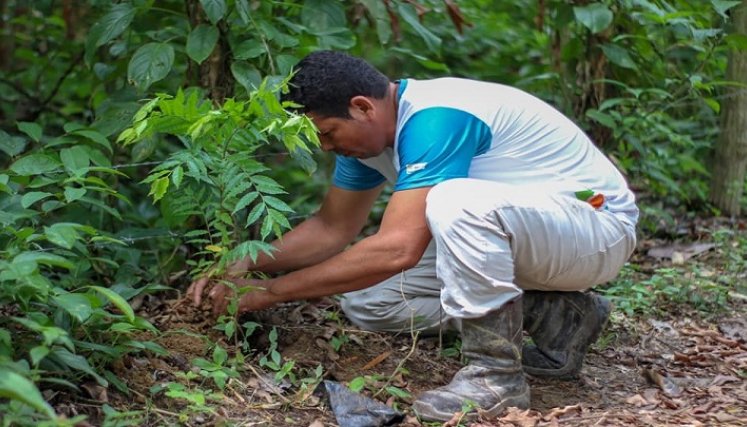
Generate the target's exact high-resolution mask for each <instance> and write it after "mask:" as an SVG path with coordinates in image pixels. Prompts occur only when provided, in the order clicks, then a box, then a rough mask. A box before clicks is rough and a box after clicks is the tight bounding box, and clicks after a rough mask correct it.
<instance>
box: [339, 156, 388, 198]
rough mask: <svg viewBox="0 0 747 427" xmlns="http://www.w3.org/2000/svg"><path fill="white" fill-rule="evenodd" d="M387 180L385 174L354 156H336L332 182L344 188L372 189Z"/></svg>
mask: <svg viewBox="0 0 747 427" xmlns="http://www.w3.org/2000/svg"><path fill="white" fill-rule="evenodd" d="M384 181H386V178H384V175H382V174H380V173H379V171H377V170H376V169H373V168H370V167H368V166H366V165H364V164H363V163H361V162H359V161H358V159H355V158H353V157H345V156H339V155H338V156H335V172H334V175H333V176H332V183H333V184H334V185H335V186H336V187H340V188H342V189H343V190H352V191H361V190H370V189H372V188H374V187H376V186H378V185H379V184H381V183H382V182H384Z"/></svg>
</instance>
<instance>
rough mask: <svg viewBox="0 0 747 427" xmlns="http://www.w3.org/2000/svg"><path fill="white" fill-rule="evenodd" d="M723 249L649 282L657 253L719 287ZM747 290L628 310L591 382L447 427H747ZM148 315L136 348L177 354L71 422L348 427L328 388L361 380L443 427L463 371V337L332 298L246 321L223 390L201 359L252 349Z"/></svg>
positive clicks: (538, 384) (163, 306)
mask: <svg viewBox="0 0 747 427" xmlns="http://www.w3.org/2000/svg"><path fill="white" fill-rule="evenodd" d="M717 225H718V224H717ZM691 228H692V230H690V231H688V232H687V234H689V236H690V238H691V240H693V241H696V243H697V241H698V240H699V239H701V238H703V239H705V238H707V237H709V236H706V235H705V234H703V233H700V232H699V231H698V230H701V229H706V228H707V229H709V230H712V229H715V228H716V227H715V226H714V225H713V224H707V225H706V226H699V225H698V224H695V225H694V226H693V227H691ZM744 228H745V227H743V226H742V227H740V229H744ZM693 230H694V231H693ZM699 233H700V234H699ZM701 234H703V235H702V236H701ZM712 247H713V245H690V246H687V247H677V248H674V249H672V248H671V247H664V246H662V245H661V242H655V241H652V240H648V241H643V242H641V243H640V244H639V250H638V251H637V255H636V258H634V260H633V263H634V264H635V265H637V266H638V271H639V272H640V273H641V274H642V275H644V276H645V275H647V274H649V276H650V273H652V272H654V271H655V269H656V268H658V267H661V266H662V265H663V266H667V264H666V263H664V264H662V263H663V261H662V260H661V259H660V258H658V259H654V258H652V257H650V256H646V255H645V253H646V251H648V252H649V253H654V252H655V251H658V252H655V253H656V256H658V257H669V258H670V259H671V262H670V264H669V266H671V263H673V262H674V261H675V259H676V258H677V257H679V259H678V261H677V262H680V263H681V262H688V261H687V259H689V258H690V257H696V256H701V259H700V260H699V262H700V263H702V264H703V268H702V269H701V270H702V271H701V273H702V272H704V271H705V270H704V269H706V268H707V269H712V270H713V271H714V272H713V275H714V276H717V275H718V273H717V272H718V270H719V268H721V267H720V265H722V264H723V263H722V262H721V260H723V259H724V258H725V257H728V256H732V257H733V256H734V254H729V253H728V252H729V247H727V248H726V250H725V252H726V253H724V251H722V253H718V254H715V253H713V252H714V251H710V255H709V252H704V251H707V250H709V248H712ZM734 247H736V246H734ZM688 251H690V252H688ZM701 253H702V254H703V255H698V254H701ZM662 254H663V255H662ZM667 262H669V261H667ZM698 265H700V264H698ZM698 268H700V267H698ZM746 276H747V274H745V272H744V271H741V272H738V275H737V277H739V278H741V279H739V280H743V279H744V278H745V277H746ZM745 289H747V288H746V287H745V286H744V283H737V284H736V290H735V291H734V292H732V293H731V294H730V297H729V298H728V301H726V302H720V303H718V304H716V305H715V306H712V307H711V308H710V309H709V311H708V312H703V311H695V310H694V309H693V308H690V306H689V305H684V304H679V305H677V304H672V305H666V306H658V305H657V306H656V307H655V308H656V312H651V313H643V314H642V315H637V316H627V315H625V314H624V313H623V312H622V310H621V309H619V308H616V309H615V310H613V312H612V316H611V320H610V322H609V324H608V326H607V329H606V330H605V332H604V334H603V336H602V337H601V338H600V340H599V341H598V342H597V343H596V344H595V345H594V346H593V347H592V348H591V350H590V352H589V354H588V355H587V358H586V361H585V364H584V367H583V369H582V371H581V375H580V376H579V378H578V379H576V380H573V381H560V380H549V379H541V378H534V377H531V376H530V377H528V380H529V383H530V385H531V389H532V400H531V408H530V409H528V410H519V409H516V408H511V409H509V410H508V411H507V412H506V413H505V414H504V415H503V416H502V417H501V418H498V419H479V420H478V421H475V422H472V423H467V422H465V421H464V420H463V419H461V418H459V416H458V415H457V416H455V418H454V419H453V420H452V421H451V422H449V423H447V424H445V425H447V426H457V425H462V426H468V425H471V426H473V427H498V426H520V427H532V426H747V297H745V295H744V294H745ZM138 306H139V309H138V314H139V315H140V316H142V317H144V318H146V319H148V320H149V321H150V322H151V323H153V324H154V325H155V326H156V328H158V330H159V331H161V333H160V334H158V335H157V336H156V335H153V334H143V335H140V336H137V337H134V339H136V340H141V341H151V342H153V343H156V344H159V345H160V346H162V347H163V348H164V349H166V350H167V353H166V354H162V355H158V354H154V353H152V352H147V353H139V354H132V355H129V356H127V357H124V358H122V359H121V360H119V361H117V363H115V364H114V366H113V367H112V371H113V372H114V373H115V375H116V376H117V378H118V379H119V380H120V381H121V382H122V383H124V384H126V386H127V387H128V389H129V394H125V393H122V392H120V391H118V390H117V389H116V388H115V387H113V386H110V387H109V388H108V389H104V388H102V387H100V386H98V385H96V384H95V383H87V384H83V385H82V386H81V387H82V389H83V390H85V392H86V394H87V397H82V396H80V395H69V394H64V393H61V392H58V393H56V394H46V397H47V398H48V400H49V401H50V402H51V403H52V404H53V405H54V407H55V409H56V410H57V411H58V413H63V414H66V415H68V416H74V415H78V414H85V415H87V416H88V419H87V421H86V422H84V423H81V424H79V425H80V426H85V425H103V424H104V420H105V418H106V417H105V413H104V408H103V405H104V404H106V405H108V406H110V407H111V408H114V409H116V410H117V411H119V412H120V415H119V417H118V419H117V420H115V419H114V417H112V416H111V415H109V417H108V423H107V425H109V426H127V425H143V426H156V425H159V426H160V425H186V426H224V425H225V426H228V425H231V426H234V425H235V426H300V427H324V426H337V425H338V424H337V421H336V418H335V415H334V413H333V412H332V410H331V409H330V404H329V401H328V399H327V398H326V397H325V396H324V393H323V392H322V389H323V387H321V386H320V387H314V386H315V385H316V384H318V383H319V382H320V380H322V379H325V380H331V381H337V382H340V383H343V384H346V385H351V383H355V384H357V385H361V384H362V383H361V378H360V377H364V378H365V381H364V382H363V384H365V387H364V388H363V390H362V393H363V394H364V395H366V396H368V397H371V398H372V399H374V400H376V401H379V402H382V403H385V404H387V405H389V406H390V407H394V408H395V409H397V410H399V411H401V412H402V413H403V415H404V419H403V421H402V422H401V423H400V424H399V425H401V426H403V427H418V426H437V425H441V424H439V423H420V422H419V421H418V420H417V418H416V417H414V416H413V414H412V411H411V410H410V404H411V403H412V402H413V400H414V399H415V398H416V397H417V396H418V394H419V393H421V392H422V391H424V390H428V389H432V388H435V387H438V386H441V385H444V384H446V383H448V381H449V380H450V378H451V377H452V376H453V374H454V373H455V372H456V371H457V370H458V369H459V368H460V367H461V366H462V363H461V361H460V360H459V358H458V357H459V356H458V354H459V352H458V350H457V349H456V348H455V345H457V344H458V341H457V340H455V338H454V337H453V336H448V335H447V336H441V337H439V336H436V337H420V336H413V335H412V334H410V333H401V334H390V333H375V332H369V331H362V330H360V329H358V328H356V327H354V326H352V325H350V324H349V323H348V322H347V321H346V320H345V318H344V316H343V315H342V313H341V311H340V309H339V304H338V302H337V300H335V299H333V298H324V299H321V300H318V301H312V302H298V303H289V304H286V305H283V306H281V307H279V308H277V309H274V310H268V311H266V312H260V313H253V314H252V315H251V316H250V317H247V318H243V319H240V320H241V323H244V322H247V321H252V322H256V323H257V324H259V325H260V327H259V328H257V329H256V331H255V332H254V333H253V334H251V336H250V337H249V338H248V339H247V344H248V346H249V351H246V349H245V351H244V352H243V354H246V355H247V357H246V359H245V361H244V363H242V364H240V366H237V369H236V370H237V372H238V374H239V376H238V377H236V378H231V379H229V380H228V382H227V385H226V386H225V388H224V389H223V390H222V391H221V390H220V389H219V387H217V386H216V384H215V383H214V382H213V380H212V379H210V378H207V377H206V376H205V375H203V374H204V372H203V373H201V372H200V369H199V368H197V367H195V360H196V359H198V358H203V359H207V360H212V357H213V346H214V344H215V343H217V344H218V345H220V346H221V347H222V348H224V349H226V350H227V351H228V354H229V359H231V357H232V356H235V355H236V354H237V350H238V349H239V346H238V345H237V344H240V343H237V342H233V341H231V342H227V341H226V339H225V335H224V334H223V332H222V331H219V330H217V329H215V328H214V326H215V320H214V319H213V318H212V317H211V316H210V315H209V313H208V312H207V311H205V310H200V309H196V308H194V307H192V306H191V304H190V301H187V300H184V299H179V298H173V299H168V298H166V297H165V295H160V296H151V297H148V298H146V299H145V300H144V301H142V303H140V302H138ZM714 308H718V309H717V310H715V309H714ZM273 330H275V332H274V333H273V332H272V331H273ZM275 334H276V336H277V338H276V339H275V340H274V341H275V342H274V343H273V339H272V337H273V336H275ZM274 345H276V346H277V351H278V352H279V353H280V354H281V355H282V360H281V364H282V363H285V362H288V361H292V362H293V363H294V366H293V370H292V372H293V374H294V375H295V378H289V377H287V376H286V377H284V378H280V379H279V378H278V375H276V372H275V371H276V370H273V369H271V368H270V367H269V366H268V364H267V363H262V358H263V357H264V358H266V359H267V360H272V357H271V356H270V353H271V350H272V349H273V346H274ZM280 376H282V375H280ZM169 383H171V384H181V385H182V386H183V387H184V390H186V391H187V392H193V393H194V392H199V391H202V394H203V395H204V396H207V400H206V402H205V404H204V405H196V404H194V403H190V402H188V401H187V400H186V399H185V398H183V397H178V396H171V397H169V396H167V395H166V393H167V390H166V389H164V388H165V387H166V386H167V385H168V384H169ZM302 384H307V385H306V386H303V385H302ZM393 387H394V388H393ZM128 411H129V412H128ZM109 412H111V410H109Z"/></svg>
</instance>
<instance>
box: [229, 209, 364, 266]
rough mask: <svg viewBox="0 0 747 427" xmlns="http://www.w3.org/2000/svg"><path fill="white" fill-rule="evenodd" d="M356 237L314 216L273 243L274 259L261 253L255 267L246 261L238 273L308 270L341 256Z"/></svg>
mask: <svg viewBox="0 0 747 427" xmlns="http://www.w3.org/2000/svg"><path fill="white" fill-rule="evenodd" d="M354 237H355V236H350V235H349V233H343V232H341V231H339V230H335V229H334V228H331V227H328V226H326V225H325V224H324V222H323V221H322V220H321V219H320V218H318V217H316V216H313V217H311V218H309V219H307V220H306V221H304V222H302V223H301V224H299V225H298V226H296V227H295V228H293V229H292V230H291V231H289V232H288V233H286V234H285V235H284V236H283V237H282V238H281V239H278V240H275V241H274V242H272V245H273V246H274V247H275V248H276V250H275V251H273V252H272V255H267V254H265V253H261V254H260V255H259V256H258V257H257V261H256V262H254V263H253V262H252V261H251V259H250V258H249V257H246V258H245V259H243V260H242V261H241V262H240V264H241V265H240V267H241V268H239V269H240V270H245V271H250V270H254V271H261V272H265V273H275V272H279V271H290V270H297V269H299V268H304V267H308V266H310V265H313V264H317V263H320V262H322V261H324V260H326V259H328V258H330V257H332V256H334V255H335V254H338V253H339V252H340V251H342V250H343V249H344V248H345V246H347V244H348V243H350V241H352V240H353V238H354Z"/></svg>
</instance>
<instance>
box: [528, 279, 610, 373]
mask: <svg viewBox="0 0 747 427" xmlns="http://www.w3.org/2000/svg"><path fill="white" fill-rule="evenodd" d="M610 310H611V307H610V303H609V301H608V300H607V299H606V298H604V297H602V296H599V295H596V294H593V293H582V292H543V291H525V292H524V328H525V329H526V331H527V332H528V333H529V336H530V337H532V340H533V341H534V345H525V346H524V347H523V348H522V362H523V364H524V371H525V372H526V373H528V374H530V375H534V376H537V377H549V378H559V379H573V378H577V377H578V374H579V372H580V371H581V365H582V364H583V362H584V357H585V356H586V352H587V351H588V350H589V346H590V345H591V344H592V343H594V342H595V341H596V340H597V338H599V334H600V333H601V332H602V330H603V329H604V326H605V325H606V323H607V319H609V316H610Z"/></svg>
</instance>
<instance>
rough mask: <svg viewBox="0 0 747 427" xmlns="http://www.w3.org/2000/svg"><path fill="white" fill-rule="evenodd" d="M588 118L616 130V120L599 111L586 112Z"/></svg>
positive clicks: (590, 110)
mask: <svg viewBox="0 0 747 427" xmlns="http://www.w3.org/2000/svg"><path fill="white" fill-rule="evenodd" d="M586 116H587V117H589V118H591V119H593V120H595V121H597V122H599V123H601V124H603V125H604V126H606V127H608V128H610V129H616V128H617V123H616V122H615V119H614V118H612V116H610V115H609V114H606V113H602V112H600V111H597V110H595V109H593V108H591V109H589V110H586Z"/></svg>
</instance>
